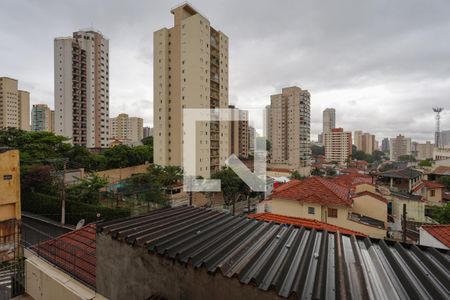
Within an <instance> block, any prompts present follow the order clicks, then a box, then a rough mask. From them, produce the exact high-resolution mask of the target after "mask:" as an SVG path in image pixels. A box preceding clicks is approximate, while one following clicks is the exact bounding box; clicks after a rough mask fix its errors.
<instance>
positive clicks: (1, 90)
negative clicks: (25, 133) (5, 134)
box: [0, 77, 30, 130]
mask: <svg viewBox="0 0 450 300" xmlns="http://www.w3.org/2000/svg"><path fill="white" fill-rule="evenodd" d="M7 127H14V128H18V129H22V130H30V93H29V92H27V91H21V90H19V89H18V82H17V80H16V79H12V78H9V77H0V129H2V128H7Z"/></svg>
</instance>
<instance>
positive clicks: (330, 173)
mask: <svg viewBox="0 0 450 300" xmlns="http://www.w3.org/2000/svg"><path fill="white" fill-rule="evenodd" d="M336 173H337V172H336V170H335V169H334V168H330V167H327V168H326V169H325V175H326V176H335V175H336Z"/></svg>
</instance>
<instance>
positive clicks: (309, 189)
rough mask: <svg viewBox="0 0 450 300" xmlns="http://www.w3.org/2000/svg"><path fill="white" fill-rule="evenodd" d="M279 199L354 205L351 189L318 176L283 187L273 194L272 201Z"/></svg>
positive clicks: (290, 182) (292, 181)
mask: <svg viewBox="0 0 450 300" xmlns="http://www.w3.org/2000/svg"><path fill="white" fill-rule="evenodd" d="M277 198H278V199H280V198H281V199H292V200H297V201H300V202H308V203H319V204H324V205H326V204H328V205H340V206H350V205H351V203H352V201H351V199H350V189H349V188H347V187H344V186H342V185H339V184H336V183H334V182H332V181H331V180H327V179H324V178H321V177H317V176H312V177H308V178H306V179H302V180H291V181H289V182H288V183H285V184H283V185H281V186H280V187H278V188H276V189H275V190H274V191H273V193H272V199H277Z"/></svg>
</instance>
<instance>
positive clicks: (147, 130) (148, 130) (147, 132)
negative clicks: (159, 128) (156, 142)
mask: <svg viewBox="0 0 450 300" xmlns="http://www.w3.org/2000/svg"><path fill="white" fill-rule="evenodd" d="M142 136H143V137H144V138H146V137H149V136H153V128H152V127H149V126H145V127H144V128H143V135H142Z"/></svg>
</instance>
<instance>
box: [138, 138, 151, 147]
mask: <svg viewBox="0 0 450 300" xmlns="http://www.w3.org/2000/svg"><path fill="white" fill-rule="evenodd" d="M141 142H142V144H144V145H145V146H151V147H152V148H153V137H152V136H147V137H145V138H143V139H142V140H141Z"/></svg>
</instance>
